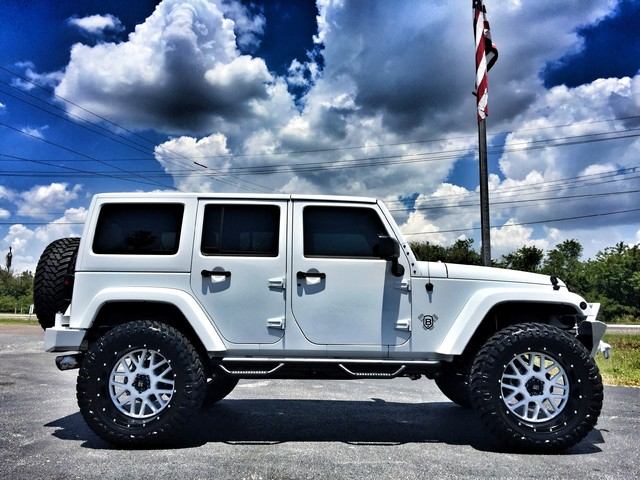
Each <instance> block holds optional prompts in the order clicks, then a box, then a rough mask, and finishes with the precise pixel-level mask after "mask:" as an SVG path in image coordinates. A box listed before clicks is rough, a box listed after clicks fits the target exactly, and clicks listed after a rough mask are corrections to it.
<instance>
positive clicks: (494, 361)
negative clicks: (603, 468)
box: [471, 323, 603, 451]
mask: <svg viewBox="0 0 640 480" xmlns="http://www.w3.org/2000/svg"><path fill="white" fill-rule="evenodd" d="M602 398H603V387H602V379H601V378H600V373H599V372H598V367H597V366H596V364H595V362H594V361H593V359H592V358H591V357H590V355H589V352H588V351H587V349H586V348H585V347H584V345H582V344H581V343H580V342H579V341H578V340H577V339H576V338H575V336H572V335H570V334H569V333H567V332H565V331H563V330H561V329H559V328H556V327H553V326H550V325H545V324H537V323H525V324H519V325H514V326H511V327H507V328H505V329H503V330H501V331H499V332H498V333H496V334H495V335H494V336H493V337H491V338H490V339H489V340H488V341H487V343H486V344H485V345H484V346H483V347H482V348H481V349H480V351H479V352H478V355H477V356H476V358H475V361H474V363H473V366H472V369H471V400H472V403H473V406H474V408H475V409H476V410H477V411H478V413H479V414H480V417H481V419H482V421H483V423H484V424H485V425H486V427H487V428H488V429H489V430H490V431H492V432H493V433H494V434H495V435H496V437H497V438H499V439H501V440H502V441H504V442H505V443H506V444H507V446H509V447H511V448H515V449H525V450H537V451H562V450H565V449H567V448H569V447H571V446H573V445H575V444H576V443H578V442H579V441H580V440H582V439H583V438H584V437H585V436H586V435H587V434H588V433H589V431H591V429H592V428H593V427H594V426H595V424H596V422H597V420H598V416H599V415H600V410H601V409H602Z"/></svg>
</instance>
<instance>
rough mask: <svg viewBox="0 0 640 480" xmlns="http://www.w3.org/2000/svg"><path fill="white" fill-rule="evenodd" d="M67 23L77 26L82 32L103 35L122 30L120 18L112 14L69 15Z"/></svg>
mask: <svg viewBox="0 0 640 480" xmlns="http://www.w3.org/2000/svg"><path fill="white" fill-rule="evenodd" d="M67 24H69V25H71V26H73V27H75V28H77V29H78V30H80V31H81V32H83V33H86V34H90V35H96V36H103V35H104V34H105V33H109V32H111V33H117V32H121V31H123V30H124V25H123V24H122V22H121V21H120V19H119V18H118V17H116V16H114V15H111V14H109V13H108V14H106V15H89V16H86V17H75V16H74V17H71V18H69V19H67Z"/></svg>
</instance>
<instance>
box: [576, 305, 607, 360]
mask: <svg viewBox="0 0 640 480" xmlns="http://www.w3.org/2000/svg"><path fill="white" fill-rule="evenodd" d="M586 311H587V318H586V319H585V320H583V321H582V322H580V323H579V324H578V338H579V339H580V341H581V342H582V343H583V344H584V345H585V346H586V347H587V348H588V349H589V350H590V352H591V356H592V357H595V356H596V353H598V349H599V348H600V347H601V344H603V343H604V342H602V337H604V333H605V331H606V330H607V325H606V324H605V323H603V322H600V321H598V320H596V317H597V316H598V312H599V311H600V304H599V303H589V304H588V305H587V309H586ZM610 349H611V347H610V346H609V350H610Z"/></svg>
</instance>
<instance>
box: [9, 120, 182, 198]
mask: <svg viewBox="0 0 640 480" xmlns="http://www.w3.org/2000/svg"><path fill="white" fill-rule="evenodd" d="M0 126H2V127H5V128H8V129H9V130H13V131H14V132H17V133H19V134H21V135H24V136H27V137H30V138H32V139H35V140H38V141H40V142H43V143H46V144H48V145H51V146H54V147H57V148H60V149H62V150H66V151H67V152H71V153H73V154H74V155H78V156H81V157H85V158H87V159H89V160H91V161H94V162H98V163H100V164H102V165H106V166H108V167H111V168H115V169H116V170H119V171H121V172H124V173H126V174H128V175H133V176H134V177H139V178H141V180H134V179H132V178H123V179H125V180H129V181H135V182H137V183H141V184H146V185H152V186H154V187H162V188H170V189H172V190H176V188H175V187H174V186H172V185H165V184H163V183H159V182H156V181H153V180H149V181H147V180H146V179H147V178H148V176H144V177H143V176H141V175H139V174H136V173H134V172H130V171H129V170H126V169H123V168H120V167H117V166H115V165H110V164H109V163H108V162H105V161H103V160H100V159H98V158H95V157H92V156H90V155H87V154H85V153H82V152H79V151H77V150H74V149H72V148H69V147H65V146H64V145H61V144H59V143H56V142H52V141H51V140H47V139H45V138H42V137H39V136H37V135H32V134H30V133H27V132H23V131H22V130H20V129H19V128H16V127H14V126H13V125H9V124H8V123H4V122H0ZM112 177H113V178H120V177H117V176H112Z"/></svg>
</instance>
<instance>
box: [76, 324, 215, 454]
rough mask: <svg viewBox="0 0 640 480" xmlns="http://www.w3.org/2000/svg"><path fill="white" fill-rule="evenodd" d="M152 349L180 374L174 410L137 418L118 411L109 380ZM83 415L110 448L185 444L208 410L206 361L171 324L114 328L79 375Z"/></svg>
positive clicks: (95, 345) (170, 407)
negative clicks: (124, 363)
mask: <svg viewBox="0 0 640 480" xmlns="http://www.w3.org/2000/svg"><path fill="white" fill-rule="evenodd" d="M140 348H148V349H152V350H155V351H157V352H160V353H161V354H162V355H163V356H164V357H165V358H166V359H167V360H168V361H170V364H171V367H172V368H173V371H174V373H175V377H174V381H175V387H174V392H173V396H172V397H171V400H170V401H169V404H168V406H167V407H166V408H165V409H164V410H161V411H160V412H159V413H158V414H156V415H154V416H152V417H149V418H145V419H134V418H132V417H131V416H128V415H126V414H124V413H122V412H121V411H120V410H118V409H117V408H116V406H115V404H114V402H113V400H112V399H111V395H110V393H109V378H110V375H111V371H112V369H113V367H114V365H115V364H116V362H117V361H118V360H119V359H120V358H121V357H122V356H123V355H124V354H125V353H127V352H131V351H134V350H136V349H140ZM76 391H77V398H78V406H79V407H80V412H81V413H82V416H83V417H84V419H85V421H86V422H87V423H88V424H89V426H90V427H91V429H92V430H93V431H94V432H96V433H97V434H98V435H99V436H100V437H101V438H103V439H104V440H106V441H108V442H109V443H112V444H115V445H120V446H127V447H142V446H154V445H161V444H162V445H166V444H173V443H176V442H178V443H179V442H181V441H182V440H185V438H183V433H184V432H185V431H186V430H188V427H189V426H190V425H191V422H192V421H193V420H194V417H196V418H197V415H196V414H197V412H198V411H199V410H200V408H201V406H202V401H203V399H204V395H205V392H206V375H205V370H204V366H203V363H202V359H201V358H200V355H199V354H198V352H197V351H196V348H195V347H194V346H193V345H192V344H191V342H190V341H189V340H188V339H187V338H186V337H185V336H184V335H183V334H182V333H181V332H180V331H179V330H177V329H176V328H174V327H172V326H170V325H167V324H165V323H161V322H156V321H150V320H139V321H133V322H129V323H124V324H122V325H118V326H116V327H113V328H112V329H111V330H109V331H108V332H107V333H105V334H104V335H103V336H102V337H100V338H99V339H98V340H97V341H96V342H94V343H93V344H92V345H91V346H90V347H89V351H88V352H87V354H86V355H85V356H84V359H83V362H82V365H81V367H80V372H79V374H78V383H77V389H76Z"/></svg>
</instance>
